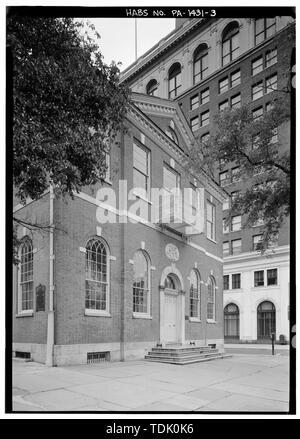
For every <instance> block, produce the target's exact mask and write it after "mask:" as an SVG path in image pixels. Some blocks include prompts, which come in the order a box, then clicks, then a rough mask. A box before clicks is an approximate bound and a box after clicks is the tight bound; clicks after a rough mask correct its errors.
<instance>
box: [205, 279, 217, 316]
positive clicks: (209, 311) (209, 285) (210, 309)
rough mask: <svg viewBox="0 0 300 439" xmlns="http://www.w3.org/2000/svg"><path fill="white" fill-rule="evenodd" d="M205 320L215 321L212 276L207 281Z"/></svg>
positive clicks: (214, 293)
mask: <svg viewBox="0 0 300 439" xmlns="http://www.w3.org/2000/svg"><path fill="white" fill-rule="evenodd" d="M207 320H213V321H215V320H216V283H215V280H214V278H213V277H212V276H209V278H208V281H207Z"/></svg>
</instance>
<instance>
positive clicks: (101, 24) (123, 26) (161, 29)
mask: <svg viewBox="0 0 300 439" xmlns="http://www.w3.org/2000/svg"><path fill="white" fill-rule="evenodd" d="M89 21H90V22H91V23H92V24H94V25H95V27H96V30H97V32H98V33H99V34H100V35H101V39H100V41H99V46H100V50H101V53H102V55H103V56H104V62H105V63H106V64H110V62H111V61H115V62H121V63H122V66H121V67H120V70H121V71H122V70H125V68H126V67H128V66H129V65H130V64H132V63H133V62H134V61H135V37H134V34H135V24H134V22H135V19H134V18H89ZM174 29H175V19H174V18H137V56H138V57H139V56H141V55H142V54H143V53H145V52H146V51H147V50H149V49H150V48H151V47H152V46H154V45H155V44H156V43H158V41H159V40H161V39H162V38H163V37H165V36H166V35H167V34H168V33H170V32H171V31H172V30H174Z"/></svg>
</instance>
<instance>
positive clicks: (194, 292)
mask: <svg viewBox="0 0 300 439" xmlns="http://www.w3.org/2000/svg"><path fill="white" fill-rule="evenodd" d="M200 291H201V290H200V276H199V273H198V271H197V270H195V269H193V270H192V271H191V274H190V316H191V317H193V318H196V319H199V320H200V300H201V294H200Z"/></svg>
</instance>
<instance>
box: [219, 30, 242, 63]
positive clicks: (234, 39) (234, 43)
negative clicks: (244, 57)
mask: <svg viewBox="0 0 300 439" xmlns="http://www.w3.org/2000/svg"><path fill="white" fill-rule="evenodd" d="M239 49H240V43H239V25H238V23H237V22H236V21H233V22H232V23H229V24H228V26H226V28H225V29H224V31H223V35H222V65H223V66H225V65H226V64H228V63H230V62H231V61H233V60H234V59H236V58H237V57H238V56H239Z"/></svg>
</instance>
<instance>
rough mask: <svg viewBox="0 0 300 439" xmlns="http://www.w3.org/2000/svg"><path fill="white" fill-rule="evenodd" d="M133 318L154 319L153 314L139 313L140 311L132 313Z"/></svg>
mask: <svg viewBox="0 0 300 439" xmlns="http://www.w3.org/2000/svg"><path fill="white" fill-rule="evenodd" d="M132 318H133V319H145V320H152V316H150V314H142V313H138V312H134V313H133V314H132Z"/></svg>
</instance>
